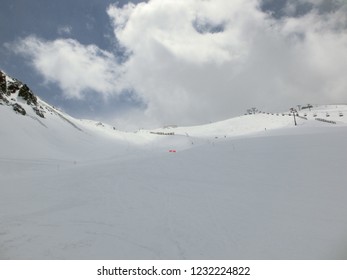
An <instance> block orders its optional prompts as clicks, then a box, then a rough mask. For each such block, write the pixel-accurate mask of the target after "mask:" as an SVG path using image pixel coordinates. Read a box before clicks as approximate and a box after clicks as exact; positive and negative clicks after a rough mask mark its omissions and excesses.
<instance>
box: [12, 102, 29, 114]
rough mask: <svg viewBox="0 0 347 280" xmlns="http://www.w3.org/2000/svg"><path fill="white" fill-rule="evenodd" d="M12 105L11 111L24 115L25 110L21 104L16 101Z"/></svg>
mask: <svg viewBox="0 0 347 280" xmlns="http://www.w3.org/2000/svg"><path fill="white" fill-rule="evenodd" d="M12 107H13V111H15V112H17V113H19V114H21V115H23V116H25V115H26V113H27V112H26V111H25V110H24V108H23V107H22V106H20V105H19V104H18V103H15V104H13V105H12Z"/></svg>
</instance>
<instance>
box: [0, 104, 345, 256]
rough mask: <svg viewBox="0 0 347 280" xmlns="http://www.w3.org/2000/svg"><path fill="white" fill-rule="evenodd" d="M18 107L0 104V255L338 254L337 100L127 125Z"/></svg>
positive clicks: (340, 170) (340, 124)
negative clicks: (294, 109)
mask: <svg viewBox="0 0 347 280" xmlns="http://www.w3.org/2000/svg"><path fill="white" fill-rule="evenodd" d="M40 102H43V101H40ZM41 104H44V103H41ZM46 105H47V106H49V105H48V104H46ZM23 107H25V104H23ZM27 111H28V112H29V113H28V115H27V116H21V115H19V114H15V113H14V112H13V111H12V109H11V108H10V107H6V106H1V105H0V139H1V140H0V141H1V142H0V143H1V149H0V259H347V203H346V201H347V183H346V182H347V172H346V170H347V169H346V167H347V146H346V143H347V125H346V124H347V119H346V116H347V107H346V106H344V105H339V106H337V105H330V106H321V107H314V108H312V109H310V110H308V109H305V110H303V111H300V112H299V114H300V116H302V117H304V118H300V117H297V122H298V126H294V124H293V116H289V115H288V113H285V114H284V115H282V114H276V113H274V114H267V113H265V114H255V115H247V116H242V117H238V118H234V119H230V120H225V121H222V122H218V123H212V124H208V125H202V126H196V127H175V126H172V127H166V128H162V129H156V130H151V131H146V130H140V131H137V132H134V133H130V132H121V131H118V130H116V128H113V127H111V126H108V125H105V124H102V123H97V122H93V121H86V120H77V119H74V118H71V117H70V116H68V115H66V114H64V113H62V112H60V111H58V110H56V109H53V108H51V113H50V114H47V115H46V117H45V118H44V119H39V118H37V116H35V114H34V113H31V112H30V110H29V109H28V110H27ZM327 113H328V114H329V116H327V115H326V114H327ZM304 114H306V116H304ZM316 115H318V116H316ZM305 118H306V119H305ZM315 118H324V119H327V120H331V121H334V122H335V123H331V122H330V123H328V122H324V121H318V120H315Z"/></svg>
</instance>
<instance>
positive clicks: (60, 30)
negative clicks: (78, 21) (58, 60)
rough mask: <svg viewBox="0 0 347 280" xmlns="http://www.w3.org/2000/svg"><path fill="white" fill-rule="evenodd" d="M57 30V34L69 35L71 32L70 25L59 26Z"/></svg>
mask: <svg viewBox="0 0 347 280" xmlns="http://www.w3.org/2000/svg"><path fill="white" fill-rule="evenodd" d="M57 32H58V34H59V35H70V34H71V33H72V27H71V26H68V25H65V26H59V27H58V29H57Z"/></svg>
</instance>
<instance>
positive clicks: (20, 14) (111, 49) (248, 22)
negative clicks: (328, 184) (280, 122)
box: [0, 0, 347, 130]
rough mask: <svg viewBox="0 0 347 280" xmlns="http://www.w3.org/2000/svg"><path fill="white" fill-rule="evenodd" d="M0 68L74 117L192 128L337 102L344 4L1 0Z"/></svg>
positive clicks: (343, 84)
mask: <svg viewBox="0 0 347 280" xmlns="http://www.w3.org/2000/svg"><path fill="white" fill-rule="evenodd" d="M1 2H2V3H1V9H0V68H1V69H2V70H4V71H5V72H6V73H7V74H9V75H11V76H13V77H15V78H17V79H19V80H21V81H23V82H25V83H26V84H28V86H29V87H30V88H31V89H32V90H33V91H34V92H35V93H36V94H37V95H38V96H40V97H41V98H42V99H44V100H45V101H47V102H48V103H50V104H52V105H54V106H56V107H58V108H61V109H62V110H63V111H65V112H67V113H68V114H70V115H72V116H74V117H76V118H87V119H94V120H100V121H104V122H106V123H109V124H111V125H114V126H116V127H117V128H119V129H125V130H127V129H128V130H131V129H138V128H142V127H145V128H150V127H158V126H162V125H169V124H171V125H172V124H176V125H195V124H203V123H208V122H213V121H218V120H223V119H227V118H231V117H234V116H237V115H241V114H243V113H245V112H246V110H247V109H248V108H250V107H256V108H258V109H260V110H267V111H272V112H276V111H285V110H288V108H290V107H293V106H296V105H298V104H307V103H311V104H335V103H347V94H346V93H347V79H346V74H347V1H346V0H232V1H231V0H213V1H212V0H147V1H141V0H137V1H134V0H133V1H124V0H122V1H111V0H75V1H67V0H60V1H47V0H31V1H26V0H2V1H1Z"/></svg>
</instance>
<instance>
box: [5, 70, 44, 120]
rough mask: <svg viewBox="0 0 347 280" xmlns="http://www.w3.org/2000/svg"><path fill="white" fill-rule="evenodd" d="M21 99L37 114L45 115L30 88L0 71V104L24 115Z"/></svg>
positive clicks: (41, 116) (42, 116)
mask: <svg viewBox="0 0 347 280" xmlns="http://www.w3.org/2000/svg"><path fill="white" fill-rule="evenodd" d="M23 101H24V102H25V103H26V104H27V105H29V106H30V107H31V108H32V110H33V111H34V112H35V114H36V115H37V116H39V117H40V118H44V117H45V113H46V112H45V110H44V108H43V107H42V106H40V104H39V103H38V99H37V97H36V96H35V94H34V93H33V92H32V91H31V90H30V88H29V87H28V86H27V85H26V84H23V83H22V82H20V81H18V80H16V79H13V78H10V77H8V76H7V75H6V74H5V73H4V72H2V71H0V105H7V106H12V108H13V110H14V111H15V112H16V113H19V114H21V115H23V116H24V115H26V114H27V112H26V111H25V109H24V108H23V106H22V105H20V103H22V102H23Z"/></svg>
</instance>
